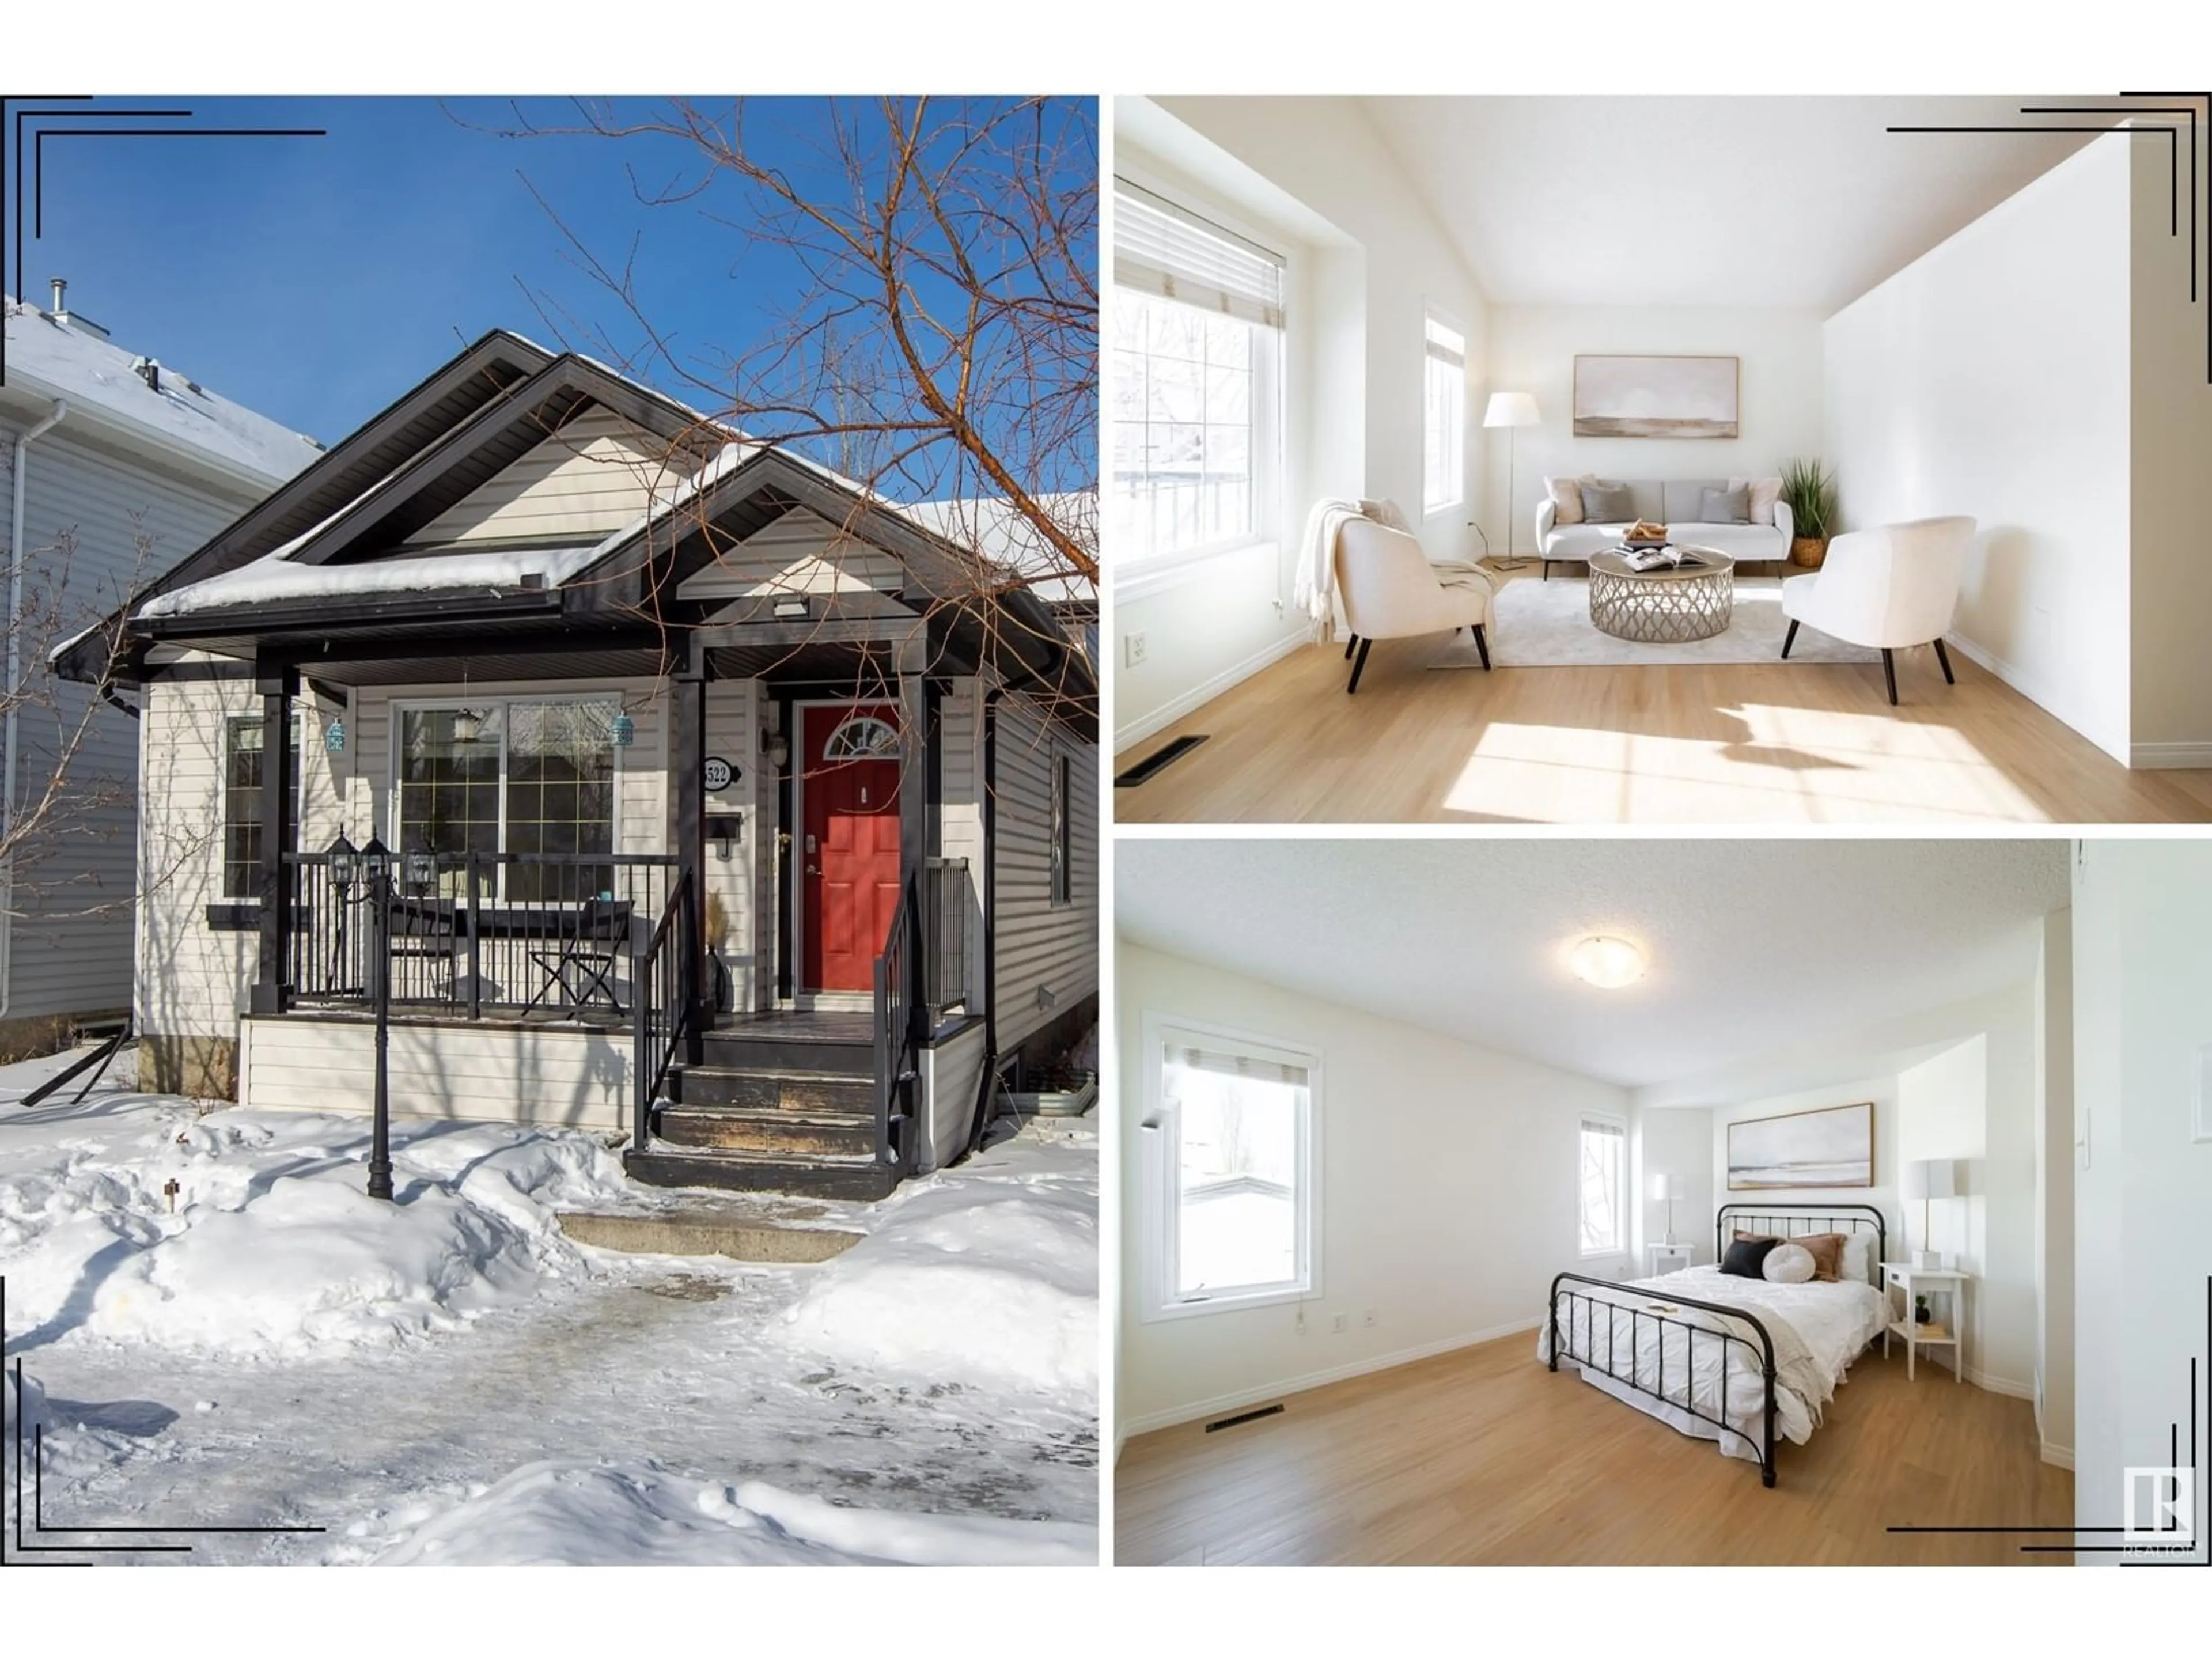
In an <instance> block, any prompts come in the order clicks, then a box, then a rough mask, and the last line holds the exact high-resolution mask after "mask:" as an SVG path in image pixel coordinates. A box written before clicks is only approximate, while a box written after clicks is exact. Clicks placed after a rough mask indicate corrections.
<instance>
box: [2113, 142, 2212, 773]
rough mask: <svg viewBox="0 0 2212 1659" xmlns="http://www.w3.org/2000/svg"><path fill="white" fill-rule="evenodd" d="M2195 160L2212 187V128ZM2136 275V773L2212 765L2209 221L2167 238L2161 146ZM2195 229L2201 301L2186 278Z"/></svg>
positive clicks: (2138, 161) (2139, 200)
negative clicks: (2207, 510)
mask: <svg viewBox="0 0 2212 1659" xmlns="http://www.w3.org/2000/svg"><path fill="white" fill-rule="evenodd" d="M2190 131H2193V132H2194V133H2195V134H2196V137H2197V160H2196V167H2195V170H2194V171H2191V167H2190V161H2189V158H2188V155H2187V154H2186V153H2184V154H2183V155H2182V157H2181V159H2180V162H2179V166H2180V167H2181V170H2182V175H2183V178H2184V179H2185V181H2191V182H2193V181H2194V180H2197V179H2208V178H2212V151H2208V146H2212V125H2207V124H2205V123H2203V122H2198V123H2196V124H2193V125H2192V126H2191V128H2190ZM2105 142H2106V143H2114V144H2118V143H2134V144H2135V152H2134V158H2135V192H2134V207H2135V255H2136V257H2135V274H2134V288H2133V295H2132V298H2133V301H2134V303H2133V307H2132V309H2131V313H2130V322H2131V325H2132V326H2131V329H2130V342H2131V344H2132V348H2133V379H2132V388H2131V405H2132V407H2131V416H2132V418H2131V422H2130V431H2131V435H2132V436H2133V439H2134V459H2133V469H2132V473H2131V477H2130V491H2131V495H2132V501H2131V505H2130V523H2129V529H2130V534H2131V537H2132V539H2133V544H2134V550H2135V568H2134V572H2133V580H2132V582H2131V584H2130V592H2131V595H2132V605H2131V614H2130V626H2131V628H2132V630H2133V640H2134V653H2133V664H2134V667H2133V678H2132V680H2131V684H2130V703H2131V707H2132V720H2133V730H2132V732H2131V734H2130V735H2131V737H2132V738H2133V757H2132V758H2133V761H2134V763H2135V764H2136V765H2137V766H2212V650H2207V649H2206V648H2205V639H2204V634H2205V624H2206V623H2207V622H2208V621H2212V559H2208V558H2207V557H2206V556H2205V549H2204V477H2205V471H2206V466H2205V458H2206V457H2207V456H2212V344H2208V342H2207V340H2206V336H2205V330H2206V322H2205V305H2204V302H2203V299H2202V297H2201V295H2202V294H2203V273H2204V272H2205V271H2206V270H2207V268H2208V267H2207V263H2206V245H2207V240H2208V239H2212V214H2208V213H2206V212H2203V211H2202V210H2200V211H2198V212H2197V214H2195V215H2194V216H2193V217H2194V218H2195V220H2196V226H2195V229H2196V233H2197V249H2196V259H2197V265H2196V269H2197V272H2198V289H2197V295H2192V294H2191V291H2190V284H2189V282H2188V280H2187V275H2188V270H2189V263H2188V261H2189V254H2188V253H2187V252H2185V250H2186V249H2187V248H2188V240H2187V239H2188V236H2189V234H2190V231H2191V224H2190V221H2191V217H2192V216H2191V214H2190V212H2189V210H2188V209H2187V208H2186V206H2185V207H2184V208H2183V209H2182V212H2181V217H2180V230H2181V236H2182V240H2179V241H2176V240H2174V239H2173V237H2172V234H2171V233H2172V229H2173V220H2172V200H2173V197H2172V188H2173V174H2172V171H2171V169H2172V167H2173V165H2174V162H2173V161H2172V157H2171V155H2170V152H2169V149H2168V146H2167V145H2166V144H2162V143H2155V142H2153V143H2142V142H2138V141H2135V140H2124V139H2110V140H2106V141H2105Z"/></svg>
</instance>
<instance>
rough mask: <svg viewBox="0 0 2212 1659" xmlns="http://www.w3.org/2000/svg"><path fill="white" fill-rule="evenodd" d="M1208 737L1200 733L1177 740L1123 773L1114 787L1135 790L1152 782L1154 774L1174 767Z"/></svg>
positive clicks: (1117, 778)
mask: <svg viewBox="0 0 2212 1659" xmlns="http://www.w3.org/2000/svg"><path fill="white" fill-rule="evenodd" d="M1205 741H1206V733H1204V732H1200V734H1199V735H1198V736H1196V737H1194V738H1176V740H1175V741H1174V742H1173V743H1171V744H1168V745H1167V746H1166V747H1165V748H1164V749H1162V750H1159V751H1158V753H1156V754H1151V755H1147V756H1146V757H1144V759H1142V760H1140V761H1139V762H1138V763H1136V764H1135V765H1134V766H1133V767H1131V768H1130V769H1128V770H1127V771H1126V772H1124V773H1121V775H1119V776H1117V777H1116V778H1115V780H1114V787H1115V788H1116V789H1134V788H1135V787H1137V786H1138V785H1139V784H1140V783H1148V782H1150V781H1152V775H1153V774H1154V773H1156V772H1158V771H1159V770H1160V769H1162V768H1163V767H1168V766H1172V765H1174V764H1175V763H1176V762H1177V761H1179V760H1181V759H1182V757H1184V756H1185V755H1188V753H1190V751H1191V750H1194V749H1195V748H1197V747H1198V745H1199V744H1201V743H1204V742H1205Z"/></svg>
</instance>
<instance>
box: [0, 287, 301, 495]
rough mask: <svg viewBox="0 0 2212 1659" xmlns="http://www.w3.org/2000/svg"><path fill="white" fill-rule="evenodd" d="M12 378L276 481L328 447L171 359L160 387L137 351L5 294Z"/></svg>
mask: <svg viewBox="0 0 2212 1659" xmlns="http://www.w3.org/2000/svg"><path fill="white" fill-rule="evenodd" d="M5 310H6V313H7V321H6V327H7V337H8V384H9V386H22V387H28V388H30V389H32V390H34V391H36V392H39V393H40V394H41V395H44V396H46V397H49V398H67V399H69V402H70V406H71V408H72V409H74V410H82V412H83V413H84V414H85V416H87V417H88V418H90V419H93V420H95V421H98V420H102V419H104V420H106V422H108V423H110V424H112V425H114V426H118V427H121V428H125V429H127V430H128V431H130V432H131V433H133V434H134V435H137V436H138V437H139V438H141V439H142V440H146V441H152V442H154V443H156V444H159V445H160V446H161V447H162V448H164V449H167V450H168V451H170V452H172V453H175V454H178V455H179V456H182V457H183V458H185V459H186V460H187V461H191V460H197V461H198V462H200V463H201V464H202V465H212V466H213V467H214V468H216V470H218V471H226V472H230V473H233V474H244V475H246V476H247V477H252V478H255V479H258V480H260V481H261V482H263V483H266V484H270V485H275V484H280V483H283V482H284V481H285V480H287V479H288V478H290V477H293V475H295V473H298V472H300V471H302V470H304V469H305V468H306V467H307V465H308V463H309V462H311V461H313V460H314V459H316V457H317V456H319V455H320V454H321V453H322V447H321V446H320V445H319V444H318V443H316V442H315V441H314V440H313V439H312V438H310V437H307V435H304V434H302V433H298V432H295V431H293V430H292V429H291V428H289V427H285V426H280V425H278V424H277V423H276V422H275V421H272V420H270V419H269V418H268V417H267V416H263V415H257V414H255V413H254V412H253V411H252V410H250V409H247V408H246V407H245V406H244V405H243V404H234V403H233V402H231V401H230V399H229V398H222V397H218V396H217V395H216V393H214V392H210V391H209V390H208V389H207V388H206V387H205V386H200V385H197V384H196V383H195V382H194V381H192V380H191V379H190V378H188V377H187V376H185V374H180V373H179V371H178V370H176V369H174V368H170V367H168V366H167V365H166V364H163V365H161V372H160V374H158V375H156V376H155V379H156V380H159V382H160V389H159V390H158V391H157V390H155V388H154V387H153V386H149V385H147V384H146V381H145V380H143V378H142V377H141V376H140V374H138V372H137V368H136V365H137V364H138V363H139V362H143V359H142V358H141V357H140V356H139V355H138V354H137V353H136V352H134V351H130V350H126V349H125V348H123V347H121V346H118V345H116V344H114V343H112V342H110V341H107V340H105V339H102V338H101V337H100V336H99V335H97V334H94V333H93V332H91V331H89V330H87V329H83V328H72V327H70V325H68V324H66V323H59V322H57V321H55V320H54V319H52V317H50V316H48V315H47V314H46V313H44V312H42V311H40V310H39V309H38V308H37V307H33V306H27V305H23V304H21V303H19V302H18V301H15V299H13V298H12V297H10V298H8V299H6V301H5Z"/></svg>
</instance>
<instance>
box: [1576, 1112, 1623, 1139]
mask: <svg viewBox="0 0 2212 1659" xmlns="http://www.w3.org/2000/svg"><path fill="white" fill-rule="evenodd" d="M1583 1133H1584V1134H1586V1135H1611V1136H1612V1137H1613V1139H1615V1140H1626V1139H1628V1131H1627V1130H1626V1129H1625V1128H1623V1127H1621V1126H1620V1124H1618V1123H1609V1122H1607V1121H1606V1120H1605V1119H1603V1118H1601V1117H1586V1118H1584V1119H1583Z"/></svg>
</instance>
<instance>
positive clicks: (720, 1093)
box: [668, 1066, 876, 1118]
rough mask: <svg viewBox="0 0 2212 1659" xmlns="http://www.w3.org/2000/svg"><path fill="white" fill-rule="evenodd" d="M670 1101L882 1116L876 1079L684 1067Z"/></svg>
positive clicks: (674, 1076)
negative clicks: (877, 1114) (878, 1107)
mask: <svg viewBox="0 0 2212 1659" xmlns="http://www.w3.org/2000/svg"><path fill="white" fill-rule="evenodd" d="M668 1097H669V1098H670V1099H671V1100H673V1101H678V1102H680V1103H682V1104H684V1105H686V1106H707V1107H714V1106H751V1107H760V1108H764V1109H771V1110H781V1111H787V1112H861V1113H866V1115H868V1116H869V1117H871V1118H872V1117H873V1116H874V1115H875V1112H876V1079H875V1078H874V1076H873V1074H872V1073H870V1074H868V1075H865V1076H860V1077H851V1076H847V1075H845V1074H843V1073H822V1072H805V1071H776V1070H760V1071H755V1070H740V1069H738V1067H736V1066H679V1067H678V1068H676V1069H675V1070H674V1071H672V1072H671V1073H669V1079H668Z"/></svg>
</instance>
